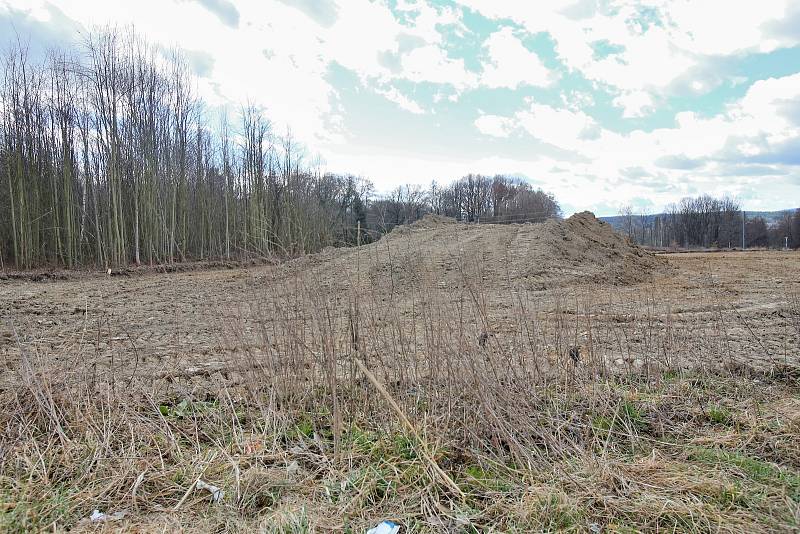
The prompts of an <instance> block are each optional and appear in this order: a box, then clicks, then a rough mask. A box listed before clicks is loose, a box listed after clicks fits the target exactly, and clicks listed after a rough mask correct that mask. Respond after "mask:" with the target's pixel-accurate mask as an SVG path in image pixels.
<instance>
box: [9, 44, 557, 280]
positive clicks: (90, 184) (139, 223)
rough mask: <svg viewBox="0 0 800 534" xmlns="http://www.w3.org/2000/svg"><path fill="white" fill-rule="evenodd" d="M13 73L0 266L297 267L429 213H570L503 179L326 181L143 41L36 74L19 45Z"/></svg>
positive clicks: (511, 216)
mask: <svg viewBox="0 0 800 534" xmlns="http://www.w3.org/2000/svg"><path fill="white" fill-rule="evenodd" d="M2 61H3V73H4V75H3V78H2V80H1V83H2V86H0V169H2V172H1V177H0V212H2V213H4V214H7V215H6V216H4V217H3V218H2V219H0V268H2V267H4V266H6V265H9V266H14V267H16V268H22V269H30V268H33V267H38V266H53V265H59V266H65V267H74V266H80V265H96V266H101V267H107V266H116V265H125V264H130V263H135V264H140V263H146V264H159V263H171V262H176V261H187V260H202V259H212V258H218V259H219V258H222V259H243V258H252V257H264V256H275V255H278V256H293V255H297V254H302V253H307V252H314V251H317V250H319V249H321V248H323V247H325V246H329V245H346V244H354V243H356V242H357V241H358V240H359V235H358V231H359V230H361V231H362V235H361V236H360V239H361V240H362V241H369V240H372V239H375V238H376V237H377V236H379V235H381V234H382V233H384V232H387V231H389V230H391V228H392V227H394V226H395V225H397V224H402V223H405V222H410V221H413V220H415V219H417V218H419V217H421V216H422V215H424V214H425V213H428V212H436V213H441V214H443V215H447V216H451V217H455V218H457V219H460V220H465V221H477V220H479V219H481V218H487V220H493V221H515V220H543V219H545V218H547V217H551V216H557V215H559V214H560V210H559V207H558V204H557V203H556V201H555V200H554V198H553V197H552V195H549V194H547V193H545V192H543V191H541V190H536V189H534V188H532V187H531V186H530V185H529V184H527V183H525V182H523V181H521V180H515V179H512V178H507V177H503V176H496V177H493V178H488V177H485V176H480V175H468V176H466V177H464V178H462V179H459V180H456V181H454V182H452V183H449V184H446V185H439V184H437V183H436V182H433V184H432V185H431V186H430V188H429V189H423V188H421V187H419V186H401V187H398V188H397V189H395V190H394V191H392V192H391V193H390V194H388V195H382V196H381V197H378V196H377V195H376V194H375V188H374V186H373V184H372V183H371V182H370V181H369V180H368V179H367V178H364V177H360V176H353V175H341V174H331V173H325V172H322V171H321V167H322V163H321V161H320V159H319V157H314V156H312V155H311V154H312V153H311V151H310V150H309V149H308V148H307V147H305V146H303V145H302V144H301V143H299V142H298V141H297V140H296V139H295V138H294V137H293V135H292V133H291V130H287V131H286V132H285V133H281V134H279V133H278V132H276V131H274V128H273V125H272V124H271V122H270V121H269V119H268V117H266V116H265V114H264V111H263V109H260V108H258V107H256V106H254V105H252V104H244V105H242V106H241V107H239V108H238V109H236V110H231V111H230V112H228V110H223V111H222V112H220V113H214V112H211V111H209V106H208V105H207V104H206V103H205V102H204V101H203V99H202V98H201V97H200V96H199V95H198V94H197V91H196V89H195V86H196V84H195V79H194V76H193V74H192V72H191V69H190V67H189V65H188V63H187V60H186V58H185V57H184V56H182V55H181V54H180V53H179V52H177V51H170V52H168V53H165V52H164V51H163V50H161V49H159V48H157V47H155V46H153V45H151V44H149V43H148V42H146V41H145V40H144V39H141V38H139V37H137V35H136V34H135V33H133V32H132V31H129V32H120V31H117V30H110V29H109V30H104V31H101V32H99V33H95V34H91V35H89V36H88V37H86V38H85V40H84V41H83V42H82V43H81V45H80V47H79V48H78V49H77V50H74V51H70V52H68V51H66V50H54V51H51V52H50V53H49V54H48V55H47V57H46V59H44V60H41V61H38V62H37V61H34V60H32V59H31V54H30V53H29V51H28V49H27V48H26V46H24V45H23V44H20V43H19V42H16V43H12V44H11V45H10V46H9V47H8V49H7V52H6V54H5V56H4V57H3V59H2Z"/></svg>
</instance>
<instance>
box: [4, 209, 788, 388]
mask: <svg viewBox="0 0 800 534" xmlns="http://www.w3.org/2000/svg"><path fill="white" fill-rule="evenodd" d="M435 226H436V227H435V228H433V229H431V228H424V227H423V228H420V227H417V228H416V229H414V228H412V229H411V230H408V229H405V230H404V231H401V232H397V233H395V234H394V235H392V236H390V238H389V239H388V240H382V241H380V242H378V243H376V244H373V245H370V246H365V247H362V248H361V249H360V250H355V249H349V250H341V249H339V250H328V251H326V252H324V253H322V254H320V255H315V256H309V257H307V258H301V259H299V260H295V261H293V262H289V263H286V264H282V265H278V266H261V267H250V268H239V269H226V270H208V271H193V272H182V273H180V272H179V273H169V274H156V273H149V274H137V275H134V276H127V277H124V276H123V277H109V276H107V275H106V274H105V273H103V274H99V273H98V274H89V273H84V274H80V275H78V274H75V275H71V278H72V279H68V280H47V281H40V282H31V281H22V280H12V281H0V303H2V309H1V310H0V316H1V317H2V321H0V358H2V362H3V365H4V367H5V368H6V369H8V370H12V369H15V368H16V367H17V366H18V362H19V351H20V348H21V347H22V348H24V350H28V351H37V352H39V353H42V354H51V355H52V354H57V355H59V356H58V357H59V358H64V359H66V360H69V358H73V357H75V356H74V355H75V354H81V356H80V357H82V358H92V359H94V361H95V362H96V363H97V364H98V365H103V364H110V363H112V362H113V361H114V359H119V358H122V359H126V358H134V357H135V358H137V359H138V360H139V361H140V364H141V370H140V372H142V373H152V374H153V375H156V376H157V375H159V374H163V373H169V372H177V373H180V372H189V373H191V372H192V371H193V370H197V369H198V368H200V369H202V367H203V366H204V365H208V366H210V367H212V368H213V367H214V365H215V362H218V361H219V359H220V354H221V353H222V352H224V351H225V350H226V347H227V348H229V347H230V344H229V343H228V342H227V341H226V339H227V336H228V335H229V334H230V331H231V329H230V327H231V324H232V323H233V322H234V321H241V322H240V323H239V324H240V325H241V324H245V328H247V326H246V324H247V321H248V317H250V316H252V313H251V308H252V307H253V306H258V305H260V304H263V303H264V302H265V300H269V299H270V298H280V297H279V295H280V294H281V291H282V290H281V289H280V288H290V287H292V286H293V285H295V284H296V283H299V282H298V280H302V283H303V284H306V285H309V284H313V286H314V287H315V288H316V289H315V291H317V292H319V293H320V295H322V296H326V297H327V298H329V299H332V301H333V302H334V303H335V302H337V299H340V298H342V295H343V294H344V291H346V290H347V288H349V287H353V286H354V285H355V286H359V287H361V288H363V290H364V291H367V290H368V291H370V292H371V294H372V295H373V298H378V299H382V300H386V299H390V300H394V301H396V303H397V305H398V307H399V308H401V309H408V310H410V309H411V308H412V307H413V305H414V303H415V302H416V299H418V298H421V297H420V296H419V294H418V291H425V287H427V286H423V285H419V284H417V283H416V282H414V280H417V279H418V278H419V277H427V278H433V279H432V280H429V282H433V286H438V287H439V289H440V290H441V292H442V293H441V294H442V295H445V296H446V298H449V299H451V301H452V302H454V303H455V302H456V301H458V300H459V299H461V300H463V299H464V298H465V295H466V294H467V293H468V292H469V291H471V290H475V288H477V290H478V292H479V293H480V294H481V296H482V298H484V299H485V302H486V303H487V310H488V311H487V313H488V316H489V321H490V323H491V324H492V325H493V328H494V329H495V330H496V333H497V334H498V335H500V334H502V333H503V332H504V331H509V330H511V329H513V328H514V326H513V319H512V317H511V314H512V309H511V306H510V304H509V300H510V299H513V298H515V297H514V295H517V296H518V295H523V297H524V298H525V299H526V300H527V301H528V302H534V303H535V304H536V309H537V310H538V313H545V314H546V313H552V312H553V311H554V310H556V309H561V308H562V307H564V306H566V307H569V306H570V305H571V304H570V303H574V302H577V301H578V300H581V301H584V300H588V301H591V302H592V303H593V305H594V309H595V310H596V311H597V321H598V323H599V324H602V323H603V322H607V323H609V324H611V323H613V324H619V323H624V322H626V321H629V320H630V317H632V316H638V317H644V316H646V315H655V316H656V317H657V318H658V320H659V321H661V322H666V321H670V322H673V323H675V324H679V325H683V326H684V327H685V328H684V330H685V331H686V332H690V333H691V335H696V336H710V335H713V334H712V333H713V332H718V331H719V328H718V327H719V325H722V330H723V331H724V332H725V335H726V336H727V338H726V339H727V341H726V345H725V347H726V351H728V352H729V354H709V355H708V357H709V358H711V359H721V358H727V357H730V356H735V357H737V358H744V359H748V358H753V359H756V360H757V359H759V358H762V359H764V360H766V359H770V360H773V361H775V360H778V361H780V360H784V359H786V360H791V361H793V362H796V361H798V359H800V347H799V346H798V340H799V339H800V297H798V295H800V277H798V276H797V273H798V272H800V253H798V252H777V251H774V252H772V251H771V252H731V253H713V254H706V253H697V254H676V255H662V256H660V258H661V259H658V260H655V262H656V263H655V264H654V265H656V267H657V268H656V269H654V270H653V272H651V273H647V272H640V273H637V272H635V269H636V267H637V264H630V263H629V260H627V259H626V260H625V263H624V265H625V269H626V271H624V272H620V271H619V270H618V268H617V267H615V266H614V265H611V266H610V270H609V268H608V266H606V265H605V263H604V262H606V261H607V260H606V259H604V258H596V257H594V258H587V257H585V255H583V256H579V255H576V256H575V258H573V259H572V260H570V261H567V260H565V259H564V258H556V259H555V260H553V261H560V262H561V263H560V264H561V266H562V271H561V273H560V274H559V275H558V276H557V277H556V276H555V275H554V274H553V272H552V269H551V270H550V271H548V270H547V269H548V268H549V267H547V265H545V266H544V267H542V266H537V265H531V264H530V262H531V260H530V259H529V258H524V257H523V258H521V259H514V258H510V259H509V257H508V256H500V257H499V258H497V259H496V261H484V262H480V261H472V260H480V259H481V258H483V259H486V257H487V254H488V255H490V256H491V255H492V254H494V255H500V253H499V252H497V251H496V250H494V251H493V250H492V249H491V248H489V247H490V244H494V245H492V246H496V247H499V246H500V245H496V244H497V243H500V244H505V247H502V248H504V249H505V251H507V252H508V253H509V254H511V255H520V254H523V255H524V253H525V250H526V249H525V248H524V247H528V248H531V247H536V246H539V247H541V246H543V245H542V244H541V242H538V241H537V240H538V238H537V236H536V235H534V234H529V235H528V237H524V238H523V237H522V236H523V235H525V234H524V232H526V231H530V230H528V229H526V228H525V227H526V226H529V225H512V226H506V227H491V228H488V229H487V228H482V229H481V232H472V230H470V229H469V228H468V229H467V230H466V231H463V230H464V229H463V228H461V229H459V228H458V227H456V226H451V225H445V224H442V225H435ZM514 226H516V228H515V227H514ZM557 230H558V228H557ZM537 231H538V230H537ZM431 232H434V234H431ZM448 232H451V233H453V232H455V233H453V234H452V235H453V236H454V237H453V239H450V240H448V239H447V236H448V235H450V234H448ZM459 232H460V233H459ZM470 232H472V233H470ZM415 233H416V234H417V235H416V237H415V236H414V234H415ZM431 235H434V236H435V238H436V239H431ZM420 236H421V237H420ZM506 237H507V238H508V239H505V238H506ZM561 237H563V236H561ZM561 237H559V239H561ZM414 239H416V241H414ZM504 239H505V241H504ZM523 239H527V240H528V241H527V242H524V241H521V240H523ZM571 239H573V237H568V238H567V241H569V240H571ZM537 243H538V244H537ZM523 244H524V247H523ZM579 245H580V246H583V244H579ZM437 250H438V251H439V252H438V253H437ZM454 251H455V252H454ZM465 251H466V252H465ZM476 251H477V252H476ZM481 251H483V253H482V254H481V253H480V252H481ZM487 251H488V252H487ZM356 255H358V259H357V260H356V259H355V256H356ZM596 255H597V254H596V251H595V256H596ZM459 258H461V259H462V260H465V261H458V260H459ZM634 259H637V258H634ZM644 261H645V262H646V263H645V265H650V263H651V262H653V261H654V260H653V259H651V257H650V256H649V255H647V256H646V257H645V258H644ZM412 263H414V264H416V265H419V266H421V267H417V268H412V267H410V265H411V264H412ZM549 263H550V260H548V264H549ZM355 264H358V272H356V270H355V267H354V265H355ZM620 265H622V264H620ZM348 266H350V268H349V270H348ZM465 266H466V267H465ZM523 267H525V269H527V271H525V272H522V271H523V270H524V269H522V268H523ZM581 269H583V272H582V271H581ZM509 273H511V274H509ZM587 273H588V274H587ZM469 280H472V283H470V282H469ZM626 282H629V283H626ZM433 286H431V287H433ZM415 287H416V288H417V290H416V292H415V290H414V289H413V288H415ZM399 288H404V289H403V290H402V291H401V290H400V289H399ZM422 298H424V295H423V297H422ZM667 314H668V315H669V317H668V318H665V316H666V315H667ZM630 334H631V335H632V336H633V337H634V338H636V337H637V336H643V335H646V333H644V332H640V331H638V330H635V329H634V330H631V332H630ZM626 335H627V332H626ZM634 341H636V339H634ZM79 348H80V350H78V349H79ZM731 353H732V354H731ZM117 361H119V360H117ZM4 375H5V377H6V378H5V379H13V378H12V375H13V373H5V374H4Z"/></svg>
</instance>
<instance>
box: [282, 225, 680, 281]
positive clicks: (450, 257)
mask: <svg viewBox="0 0 800 534" xmlns="http://www.w3.org/2000/svg"><path fill="white" fill-rule="evenodd" d="M301 267H313V268H314V272H315V275H316V276H317V277H318V279H319V280H320V281H322V282H324V283H325V285H327V286H329V287H331V288H337V289H344V288H345V287H347V286H349V285H350V284H351V283H353V281H354V279H356V278H357V279H358V280H360V283H361V284H362V285H368V286H371V287H373V288H375V287H383V288H386V287H389V288H390V289H391V288H393V289H391V290H392V292H394V293H402V292H406V291H412V290H415V289H421V288H423V287H431V286H430V285H429V284H430V283H433V285H434V286H435V287H439V288H442V289H456V288H459V287H464V286H465V285H468V284H479V285H481V286H482V287H484V288H487V289H489V288H491V289H503V288H510V287H521V288H527V289H535V290H544V289H551V288H557V287H564V286H568V285H576V284H577V285H581V284H598V283H602V284H609V283H610V284H617V285H624V284H631V283H635V282H641V281H644V280H647V279H649V278H650V277H651V276H652V275H653V273H654V272H656V271H659V270H663V269H665V268H666V262H665V261H664V260H662V259H659V258H657V257H656V256H654V255H653V254H651V253H649V252H647V251H645V250H644V249H642V248H641V247H639V246H637V245H635V244H633V243H631V242H630V241H629V240H627V239H626V238H624V237H623V236H621V235H619V234H617V233H616V232H615V231H614V230H613V229H612V227H611V226H610V225H609V224H607V223H605V222H602V221H600V220H598V219H597V218H595V216H594V215H593V214H592V213H589V212H583V213H578V214H575V215H573V216H572V217H570V218H568V219H566V220H549V221H546V222H544V223H539V224H530V223H527V224H503V225H501V224H468V223H459V222H456V221H455V220H453V219H450V218H447V217H440V216H430V215H429V216H426V217H425V218H423V219H422V220H420V221H417V222H416V223H414V224H411V225H407V226H402V227H398V228H396V229H395V230H394V231H392V232H391V233H389V234H388V235H386V236H384V237H383V238H382V239H381V240H380V241H378V242H376V243H372V244H369V245H364V246H362V247H356V248H348V249H331V250H326V251H324V252H323V253H321V254H316V255H312V256H307V257H305V258H301V259H299V260H296V261H295V262H289V263H288V264H286V265H285V266H284V268H285V269H287V272H292V271H294V272H296V269H298V268H301ZM356 273H357V274H358V276H356ZM422 282H426V283H425V284H422Z"/></svg>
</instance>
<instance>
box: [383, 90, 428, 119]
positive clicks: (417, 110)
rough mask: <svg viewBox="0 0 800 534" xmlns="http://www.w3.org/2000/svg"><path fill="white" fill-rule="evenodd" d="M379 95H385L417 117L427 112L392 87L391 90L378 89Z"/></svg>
mask: <svg viewBox="0 0 800 534" xmlns="http://www.w3.org/2000/svg"><path fill="white" fill-rule="evenodd" d="M377 93H378V94H380V95H383V96H384V97H385V98H386V99H387V100H390V101H392V102H394V103H395V104H397V105H398V106H399V107H400V108H401V109H404V110H406V111H409V112H411V113H414V114H416V115H421V114H423V113H425V110H424V109H422V107H420V105H419V104H417V103H416V102H414V101H413V100H411V99H410V98H408V97H406V96H405V95H403V94H402V93H400V91H398V90H397V89H395V88H394V87H391V88H389V89H378V90H377Z"/></svg>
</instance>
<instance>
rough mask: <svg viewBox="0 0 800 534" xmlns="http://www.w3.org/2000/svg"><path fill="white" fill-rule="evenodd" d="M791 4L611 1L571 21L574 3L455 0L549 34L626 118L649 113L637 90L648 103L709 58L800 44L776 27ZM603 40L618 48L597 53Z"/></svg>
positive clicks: (770, 0) (768, 0) (778, 0)
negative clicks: (612, 96) (609, 93)
mask: <svg viewBox="0 0 800 534" xmlns="http://www.w3.org/2000/svg"><path fill="white" fill-rule="evenodd" d="M793 1H794V0H764V1H763V2H729V1H727V0H703V1H696V0H636V1H632V2H628V1H625V2H623V1H612V2H611V3H610V5H609V6H605V7H599V8H596V9H594V10H589V11H588V16H582V17H576V16H572V15H570V12H571V11H573V10H575V9H576V8H579V7H581V4H580V3H579V2H578V1H577V0H559V1H557V2H519V1H515V0H462V2H463V3H464V4H466V5H467V6H469V7H470V8H471V9H474V10H476V11H478V12H480V13H481V14H483V15H484V16H486V17H489V18H492V19H495V20H506V19H510V20H512V21H514V22H516V23H517V24H520V25H521V26H522V27H524V28H525V29H526V30H527V31H529V32H530V33H538V32H548V33H549V34H550V35H551V36H552V38H553V40H554V42H555V49H556V52H557V54H558V56H559V58H560V59H561V60H562V61H563V62H564V64H565V65H566V66H567V67H568V68H570V69H573V70H576V71H579V72H581V73H582V74H583V75H584V76H586V77H587V78H588V79H590V80H593V81H596V82H599V83H602V84H605V85H607V86H610V87H611V88H612V89H613V90H614V91H615V92H616V93H617V94H619V95H620V96H619V97H618V105H619V106H620V107H623V109H624V110H625V113H626V114H627V116H639V115H642V114H644V113H646V112H647V111H648V109H649V107H648V106H647V105H644V104H645V103H646V99H645V97H644V96H643V93H648V94H649V95H650V98H651V99H652V98H653V96H654V95H663V94H664V93H665V92H667V91H669V89H670V87H671V86H672V85H673V84H675V83H678V82H679V81H680V80H681V79H682V78H683V77H684V76H686V75H687V74H688V73H689V72H690V70H691V69H692V68H694V67H696V66H698V65H699V64H701V62H703V61H706V60H708V59H709V58H710V57H712V56H723V55H732V54H737V53H741V52H744V51H761V52H765V51H771V50H774V49H776V48H778V47H789V46H794V45H797V44H798V43H800V33H798V32H786V31H782V30H781V28H780V24H777V23H780V22H782V21H783V18H784V16H786V14H787V13H788V10H789V9H790V7H791V6H792V2H793ZM773 27H774V29H773ZM602 42H605V43H609V44H611V45H614V46H616V47H619V49H618V50H615V51H614V52H613V53H611V54H608V55H606V56H605V57H603V55H602V54H601V55H600V56H598V55H597V54H595V50H594V49H593V45H594V44H596V43H602ZM695 81H696V82H698V83H700V84H701V86H700V87H699V91H708V90H710V89H711V88H713V86H714V83H712V80H707V81H704V80H695Z"/></svg>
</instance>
